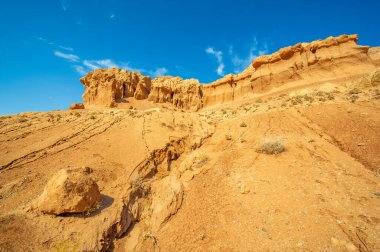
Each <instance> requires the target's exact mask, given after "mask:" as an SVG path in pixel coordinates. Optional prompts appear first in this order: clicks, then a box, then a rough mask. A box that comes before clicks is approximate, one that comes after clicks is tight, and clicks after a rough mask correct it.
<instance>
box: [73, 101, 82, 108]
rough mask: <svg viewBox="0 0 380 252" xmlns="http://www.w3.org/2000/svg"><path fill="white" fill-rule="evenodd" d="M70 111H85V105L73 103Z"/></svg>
mask: <svg viewBox="0 0 380 252" xmlns="http://www.w3.org/2000/svg"><path fill="white" fill-rule="evenodd" d="M70 109H84V105H83V103H80V102H79V103H73V104H71V105H70Z"/></svg>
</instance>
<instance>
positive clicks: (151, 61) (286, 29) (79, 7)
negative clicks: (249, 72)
mask: <svg viewBox="0 0 380 252" xmlns="http://www.w3.org/2000/svg"><path fill="white" fill-rule="evenodd" d="M379 10H380V1H377V0H371V1H370V0H362V1H352V0H344V1H343V0H336V1H334V0H329V1H305V0H293V1H273V0H266V1H262V0H260V1H254V0H253V1H248V0H235V1H224V0H219V1H207V0H202V1H197V0H193V1H181V0H170V1H169V0H165V1H157V0H156V1H153V0H152V1H144V0H134V1H131V0H124V1H123V0H107V1H106V0H34V1H33V0H22V1H21V0H13V1H1V2H0V50H1V55H0V56H1V57H0V114H10V113H19V112H22V111H46V110H54V109H66V108H67V107H68V106H69V105H70V104H71V103H73V102H80V101H81V100H82V99H81V95H82V93H83V91H84V89H83V86H82V84H81V83H80V82H79V78H80V77H81V76H83V74H85V73H86V72H88V71H91V70H92V69H94V68H96V67H112V66H119V67H122V68H125V69H130V70H135V71H142V73H143V74H146V75H152V76H158V75H163V74H168V75H174V76H181V77H183V78H198V79H199V80H200V81H201V82H203V83H208V82H211V81H214V80H216V79H217V78H219V77H220V76H222V75H224V74H228V73H231V72H232V73H233V72H239V71H241V70H243V69H244V68H245V67H246V66H247V65H248V64H249V63H250V62H251V61H252V59H253V58H254V57H256V56H258V55H260V54H267V53H272V52H275V51H277V50H278V49H279V48H281V47H284V46H288V45H293V44H296V43H298V42H308V41H312V40H315V39H319V38H326V37H328V36H330V35H333V36H337V35H340V34H343V33H349V34H350V33H358V34H359V44H362V45H371V46H378V45H380V28H379V27H380V18H379V14H378V13H379Z"/></svg>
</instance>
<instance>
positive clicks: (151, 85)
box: [81, 35, 380, 110]
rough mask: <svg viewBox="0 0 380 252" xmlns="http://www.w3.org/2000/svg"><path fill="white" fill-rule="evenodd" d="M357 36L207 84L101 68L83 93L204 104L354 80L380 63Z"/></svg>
mask: <svg viewBox="0 0 380 252" xmlns="http://www.w3.org/2000/svg"><path fill="white" fill-rule="evenodd" d="M357 40H358V36H357V35H341V36H339V37H329V38H327V39H325V40H317V41H313V42H311V43H299V44H296V45H294V46H288V47H285V48H282V49H280V50H279V51H278V52H275V53H273V54H271V55H266V56H260V57H258V58H256V59H255V60H254V61H253V62H252V64H251V65H250V66H249V67H248V68H247V69H246V70H244V71H243V72H242V73H240V74H238V75H234V74H229V75H226V76H224V77H223V78H221V79H219V80H217V81H215V82H213V83H210V84H205V85H202V84H200V83H199V81H198V80H196V79H188V80H183V79H182V78H180V77H171V76H164V77H157V78H155V79H153V80H152V81H151V78H150V77H149V76H148V77H146V76H142V75H141V73H132V72H128V71H126V70H120V69H115V68H114V69H98V70H95V71H93V72H91V73H89V74H88V75H87V76H85V77H83V78H82V79H81V82H82V83H83V84H84V85H85V87H86V91H85V93H84V94H83V99H84V102H85V107H86V108H92V107H114V106H117V105H118V104H119V103H122V102H125V101H126V99H127V98H129V97H134V98H136V99H147V98H148V100H150V101H152V102H154V103H171V104H173V105H174V106H176V107H178V108H181V109H191V110H198V109H199V108H201V107H204V106H209V105H213V104H220V103H225V102H229V101H233V100H235V99H239V98H242V97H244V96H246V95H249V94H254V93H263V92H267V91H269V90H270V89H272V88H276V87H280V86H283V85H286V86H284V87H289V88H291V86H292V85H294V86H297V85H313V84H318V83H322V82H341V81H351V80H353V79H356V78H358V77H360V76H362V75H364V74H366V73H369V72H371V71H373V70H374V69H375V68H376V67H377V66H379V65H380V49H379V48H370V47H368V46H358V45H357V44H356V42H357Z"/></svg>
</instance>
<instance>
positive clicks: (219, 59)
mask: <svg viewBox="0 0 380 252" xmlns="http://www.w3.org/2000/svg"><path fill="white" fill-rule="evenodd" d="M206 53H207V54H210V55H213V56H215V58H216V61H217V63H218V68H217V69H216V73H217V74H218V75H220V76H224V63H223V53H222V51H216V50H214V48H212V47H208V48H207V49H206Z"/></svg>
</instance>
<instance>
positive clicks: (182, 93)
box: [148, 76, 202, 110]
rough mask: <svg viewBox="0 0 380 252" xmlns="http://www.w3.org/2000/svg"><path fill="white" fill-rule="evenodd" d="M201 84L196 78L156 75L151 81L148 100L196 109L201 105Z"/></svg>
mask: <svg viewBox="0 0 380 252" xmlns="http://www.w3.org/2000/svg"><path fill="white" fill-rule="evenodd" d="M200 87H201V85H200V84H199V81H198V80H196V79H188V80H183V79H182V78H180V77H171V76H164V77H157V78H155V79H153V81H152V90H151V93H150V95H149V98H148V99H149V100H150V101H153V102H156V103H163V102H168V103H172V104H173V105H174V106H176V107H178V108H182V109H192V110H198V109H199V108H201V107H202V99H201V97H202V94H201V88H200Z"/></svg>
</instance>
